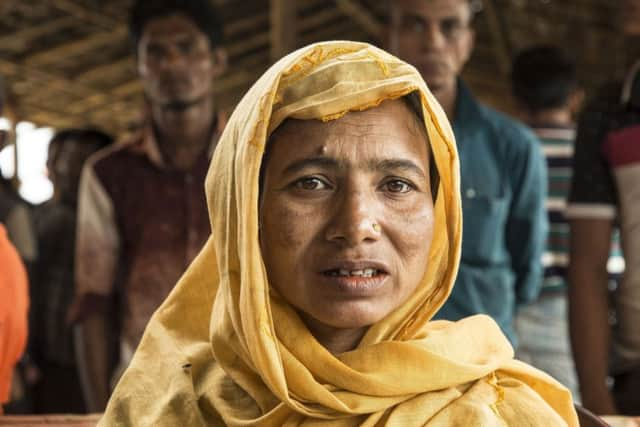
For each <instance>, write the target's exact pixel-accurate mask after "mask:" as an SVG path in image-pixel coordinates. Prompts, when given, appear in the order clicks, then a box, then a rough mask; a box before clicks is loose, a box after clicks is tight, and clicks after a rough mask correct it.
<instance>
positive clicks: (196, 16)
mask: <svg viewBox="0 0 640 427" xmlns="http://www.w3.org/2000/svg"><path fill="white" fill-rule="evenodd" d="M177 14H181V15H185V16H186V17H187V18H189V19H191V20H192V21H193V23H194V24H196V26H197V27H198V29H199V30H200V31H202V32H203V33H204V34H205V35H206V36H207V37H208V39H209V45H210V47H211V48H212V49H213V48H214V47H217V46H219V45H220V44H221V43H222V22H221V19H220V15H219V14H218V12H217V11H216V9H215V8H214V7H213V5H212V4H211V0H136V1H135V3H134V4H133V6H132V7H131V11H130V14H129V33H130V36H131V40H132V42H133V46H134V48H135V49H136V50H137V48H138V43H139V42H140V38H141V37H142V33H143V32H144V27H145V25H147V24H148V23H149V21H151V20H152V19H155V18H161V17H166V16H170V15H177Z"/></svg>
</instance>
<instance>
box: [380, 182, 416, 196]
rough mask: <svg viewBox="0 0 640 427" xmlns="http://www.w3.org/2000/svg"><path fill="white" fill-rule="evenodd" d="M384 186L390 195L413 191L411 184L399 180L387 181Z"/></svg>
mask: <svg viewBox="0 0 640 427" xmlns="http://www.w3.org/2000/svg"><path fill="white" fill-rule="evenodd" d="M384 186H385V188H386V190H387V191H390V192H392V193H408V192H409V191H411V190H413V186H412V185H411V184H409V183H407V182H405V181H401V180H399V179H394V180H392V181H388V182H387V183H386V184H385V185H384Z"/></svg>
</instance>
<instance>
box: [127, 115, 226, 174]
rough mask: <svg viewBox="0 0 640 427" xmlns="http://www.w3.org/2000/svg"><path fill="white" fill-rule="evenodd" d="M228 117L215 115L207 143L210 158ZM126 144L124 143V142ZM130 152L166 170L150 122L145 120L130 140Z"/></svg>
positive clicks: (166, 166) (164, 161) (165, 163)
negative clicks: (138, 154) (140, 155)
mask: <svg viewBox="0 0 640 427" xmlns="http://www.w3.org/2000/svg"><path fill="white" fill-rule="evenodd" d="M227 119H228V116H227V114H226V113H224V112H218V113H216V123H215V128H214V131H213V133H212V135H211V141H210V143H209V150H208V153H207V154H208V156H209V158H211V156H212V155H213V151H214V149H215V147H216V144H217V143H218V139H220V136H221V135H222V131H223V130H224V127H225V125H226V123H227ZM125 143H126V142H125ZM129 143H130V144H131V147H130V148H131V150H133V151H135V152H137V153H140V154H142V155H144V156H145V157H147V159H148V160H149V161H150V162H151V163H152V164H153V165H154V166H156V167H158V168H159V169H168V165H167V162H166V160H165V159H164V157H163V155H162V151H161V150H160V145H159V144H158V140H157V138H156V134H155V132H154V129H153V124H152V122H151V120H147V124H146V125H145V126H144V127H143V128H142V129H141V130H140V131H139V132H138V133H136V134H135V136H134V137H132V138H131V139H130V142H129Z"/></svg>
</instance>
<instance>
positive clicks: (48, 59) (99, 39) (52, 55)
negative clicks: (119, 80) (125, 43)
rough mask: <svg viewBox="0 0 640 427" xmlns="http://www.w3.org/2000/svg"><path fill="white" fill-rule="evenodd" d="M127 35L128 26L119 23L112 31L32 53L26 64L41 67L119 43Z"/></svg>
mask: <svg viewBox="0 0 640 427" xmlns="http://www.w3.org/2000/svg"><path fill="white" fill-rule="evenodd" d="M126 36H127V27H126V26H125V25H118V26H116V27H115V28H114V29H112V30H110V31H100V32H98V33H95V34H92V35H91V36H89V37H87V38H85V39H81V40H75V41H72V42H68V43H64V44H62V45H58V46H56V47H54V48H52V49H47V50H46V51H44V52H40V53H36V54H34V55H31V56H30V57H28V58H26V59H25V60H24V64H25V65H28V66H33V67H36V66H37V67H41V66H44V65H47V64H50V63H53V62H57V61H61V60H65V59H67V60H68V59H69V58H70V57H73V56H76V55H79V54H81V53H84V52H87V51H90V50H94V49H97V48H99V47H100V46H103V45H107V44H115V43H118V42H120V41H122V40H123V39H125V38H126Z"/></svg>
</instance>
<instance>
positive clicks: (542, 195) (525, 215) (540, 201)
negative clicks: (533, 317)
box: [507, 133, 548, 305]
mask: <svg viewBox="0 0 640 427" xmlns="http://www.w3.org/2000/svg"><path fill="white" fill-rule="evenodd" d="M521 137H522V138H526V139H527V140H528V142H529V144H528V145H527V146H526V149H525V150H521V151H520V152H519V153H517V154H516V155H515V156H514V157H513V160H512V162H511V164H509V165H507V167H509V168H510V169H511V170H513V171H514V172H513V173H514V179H513V180H512V182H513V185H512V188H513V201H512V203H511V209H510V212H509V219H508V223H507V247H508V249H509V253H510V255H511V266H512V269H513V271H514V273H515V276H516V305H522V304H527V303H529V302H531V301H533V300H535V299H536V298H537V297H538V294H539V292H540V287H541V283H542V271H543V269H542V254H543V252H544V245H545V241H546V238H547V230H548V220H547V212H546V208H545V202H546V197H547V190H546V189H547V170H546V165H545V162H544V158H543V156H542V152H541V150H540V142H539V141H538V140H537V138H535V137H534V136H533V135H532V134H530V133H523V135H522V136H521Z"/></svg>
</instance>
